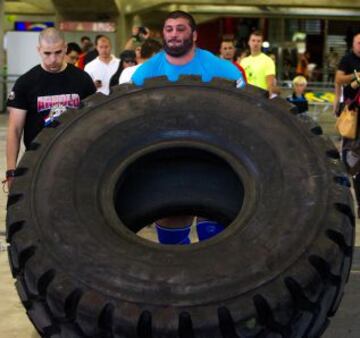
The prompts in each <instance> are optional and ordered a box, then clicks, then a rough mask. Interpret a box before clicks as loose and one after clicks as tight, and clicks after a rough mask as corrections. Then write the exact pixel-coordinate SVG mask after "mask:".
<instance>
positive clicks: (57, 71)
mask: <svg viewBox="0 0 360 338" xmlns="http://www.w3.org/2000/svg"><path fill="white" fill-rule="evenodd" d="M66 49H67V46H66V43H65V40H64V37H63V35H62V34H61V33H60V32H59V31H58V30H56V29H55V28H48V29H45V30H43V31H42V32H41V33H40V35H39V45H38V51H39V54H40V57H41V64H40V65H37V66H35V67H34V68H32V69H31V70H29V71H28V72H27V73H25V74H24V75H22V76H21V77H19V79H18V80H17V81H16V83H15V85H14V87H13V89H12V91H11V93H10V95H9V98H8V102H7V106H8V111H9V122H8V133H7V146H6V159H7V174H6V176H7V182H8V185H9V183H11V180H12V177H14V175H15V172H14V170H15V168H16V163H17V158H18V154H19V148H20V140H21V136H22V133H23V132H24V144H25V148H26V149H28V148H29V146H30V144H31V142H32V141H33V139H34V138H35V137H36V135H37V134H38V133H39V132H40V131H41V130H42V129H43V128H44V127H45V126H46V125H49V124H51V122H52V121H53V120H54V119H55V118H56V117H57V116H59V115H61V114H62V113H63V112H65V111H66V109H67V108H78V107H79V106H80V101H81V100H82V99H84V98H85V97H87V96H89V95H91V94H93V93H94V92H95V90H96V89H95V86H94V84H93V82H92V80H91V78H90V76H89V75H88V74H87V73H85V72H84V71H82V70H80V69H78V68H76V67H74V66H73V65H70V64H67V63H66V62H65V53H66Z"/></svg>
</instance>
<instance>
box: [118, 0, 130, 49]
mask: <svg viewBox="0 0 360 338" xmlns="http://www.w3.org/2000/svg"><path fill="white" fill-rule="evenodd" d="M125 2H126V1H124V0H115V4H116V6H117V8H118V12H119V15H118V17H117V22H116V35H115V36H116V42H115V46H114V47H115V48H114V52H115V54H116V55H117V56H118V55H119V53H120V52H121V51H122V50H123V49H124V46H125V44H126V42H127V40H128V39H129V37H130V36H131V27H132V19H133V18H132V17H128V16H126V14H125V5H126V3H125Z"/></svg>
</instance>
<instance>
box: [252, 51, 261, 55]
mask: <svg viewBox="0 0 360 338" xmlns="http://www.w3.org/2000/svg"><path fill="white" fill-rule="evenodd" d="M260 54H261V50H259V51H254V52H251V56H258V55H260Z"/></svg>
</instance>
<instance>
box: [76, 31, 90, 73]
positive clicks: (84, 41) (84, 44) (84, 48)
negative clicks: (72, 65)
mask: <svg viewBox="0 0 360 338" xmlns="http://www.w3.org/2000/svg"><path fill="white" fill-rule="evenodd" d="M80 44H81V53H80V56H79V60H78V61H77V63H76V66H77V67H79V68H80V69H84V67H85V57H86V55H87V54H88V53H89V52H90V51H91V50H92V48H93V43H92V42H91V40H90V38H89V37H88V36H82V37H81V39H80Z"/></svg>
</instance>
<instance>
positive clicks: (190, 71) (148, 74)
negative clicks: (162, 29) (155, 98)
mask: <svg viewBox="0 0 360 338" xmlns="http://www.w3.org/2000/svg"><path fill="white" fill-rule="evenodd" d="M163 75H166V76H167V78H168V79H169V80H170V81H177V80H178V79H179V76H180V75H200V76H201V78H202V81H204V82H209V81H211V79H212V78H214V77H221V78H224V79H228V80H234V81H237V87H238V88H241V87H244V86H245V80H244V78H243V76H242V74H241V72H240V70H239V69H238V68H237V67H235V66H234V65H233V64H232V63H231V62H230V61H227V60H223V59H220V58H218V57H217V56H215V55H214V54H212V53H210V52H208V51H206V50H203V49H200V48H196V49H195V56H194V57H193V59H192V60H191V61H190V62H189V63H187V64H185V65H181V66H178V65H173V64H171V63H169V62H168V61H167V59H166V54H165V52H164V51H161V52H160V53H158V54H156V55H154V56H153V57H152V58H150V59H149V60H148V61H146V62H144V63H143V64H142V65H141V66H140V67H139V68H138V69H137V70H136V71H135V73H134V74H133V76H132V77H131V80H132V82H133V83H134V84H136V85H137V86H141V85H143V83H144V80H145V79H148V78H153V77H157V76H163Z"/></svg>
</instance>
